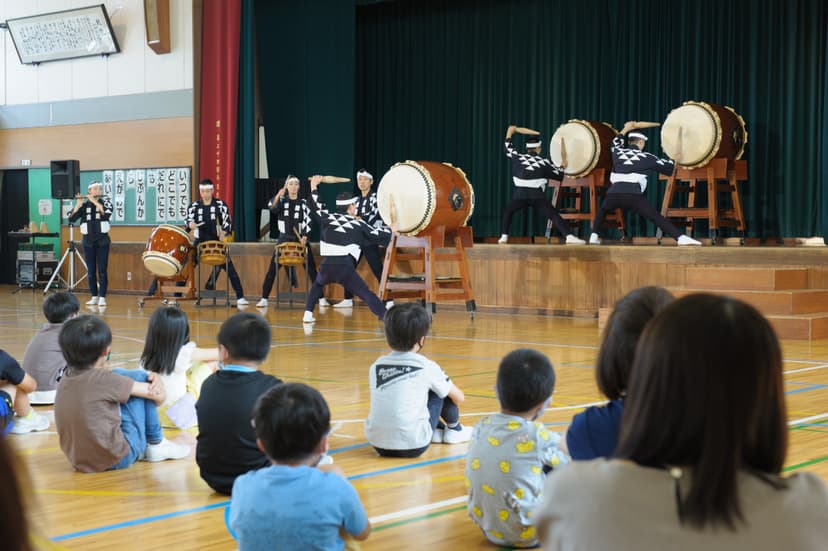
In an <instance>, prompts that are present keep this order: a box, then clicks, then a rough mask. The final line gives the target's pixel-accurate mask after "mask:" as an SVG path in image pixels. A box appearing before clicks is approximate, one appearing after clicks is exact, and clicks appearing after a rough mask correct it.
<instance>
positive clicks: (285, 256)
mask: <svg viewBox="0 0 828 551" xmlns="http://www.w3.org/2000/svg"><path fill="white" fill-rule="evenodd" d="M276 262H278V263H279V266H303V265H304V264H305V246H304V245H302V244H301V243H296V242H293V241H286V242H284V243H279V244H278V245H276Z"/></svg>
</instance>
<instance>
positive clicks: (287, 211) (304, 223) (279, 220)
mask: <svg viewBox="0 0 828 551" xmlns="http://www.w3.org/2000/svg"><path fill="white" fill-rule="evenodd" d="M268 206H269V207H270V219H271V220H274V219H275V220H276V227H277V228H278V230H279V242H280V243H284V242H286V241H299V238H298V237H296V232H299V235H301V236H303V237H304V236H306V235H308V234H310V231H311V213H310V208H309V207H308V203H307V201H306V200H305V199H299V198H297V199H291V198H290V197H288V196H287V195H284V196H282V197H280V198H279V200H278V201H276V204H275V205H273V204H270V205H268ZM294 229H295V231H294Z"/></svg>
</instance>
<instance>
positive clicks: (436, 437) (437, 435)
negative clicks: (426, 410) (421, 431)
mask: <svg viewBox="0 0 828 551" xmlns="http://www.w3.org/2000/svg"><path fill="white" fill-rule="evenodd" d="M445 432H446V431H445V429H434V433H432V435H431V443H432V444H442V443H443V435H444V434H445Z"/></svg>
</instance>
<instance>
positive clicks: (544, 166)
mask: <svg viewBox="0 0 828 551" xmlns="http://www.w3.org/2000/svg"><path fill="white" fill-rule="evenodd" d="M503 147H504V148H505V150H506V157H507V158H508V159H509V161H510V163H511V169H512V183H513V184H514V185H515V189H514V190H513V193H512V198H513V199H524V198H528V197H529V196H536V195H538V192H540V194H542V193H543V192H544V190H546V184H547V182H548V180H558V181H561V180H563V177H564V171H563V169H561V168H558V167H557V166H555V165H554V164H552V161H550V160H549V159H546V158H544V157H541V156H540V155H533V154H532V153H520V152H519V151H518V150H516V149H515V147H514V145H512V140H511V138H507V139H506V142H505V143H504V144H503Z"/></svg>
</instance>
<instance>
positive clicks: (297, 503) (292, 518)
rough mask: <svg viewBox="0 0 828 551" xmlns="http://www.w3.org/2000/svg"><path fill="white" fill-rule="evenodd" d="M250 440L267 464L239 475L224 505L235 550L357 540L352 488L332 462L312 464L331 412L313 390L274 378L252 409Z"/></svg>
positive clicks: (328, 546) (365, 530)
mask: <svg viewBox="0 0 828 551" xmlns="http://www.w3.org/2000/svg"><path fill="white" fill-rule="evenodd" d="M253 424H254V425H255V428H256V436H257V439H256V443H257V444H258V446H259V448H260V449H261V450H262V451H263V452H264V453H265V454H267V457H268V458H269V459H270V461H271V462H272V465H271V466H270V467H265V468H263V469H259V470H256V471H250V472H248V473H247V474H243V475H241V476H239V477H238V478H237V479H236V481H235V483H234V484H233V493H232V496H233V497H232V499H231V501H230V510H229V513H228V524H229V527H230V530H231V532H232V533H233V535H234V536H235V537H236V538H237V539H238V541H239V550H240V551H248V550H253V549H273V548H275V547H274V546H277V547H278V548H279V549H308V550H309V549H318V550H337V551H338V550H342V549H345V542H344V540H343V539H342V538H343V535H349V536H351V537H353V538H354V539H356V540H360V541H361V540H364V539H366V538H367V537H368V535H369V534H370V533H371V524H370V522H368V517H367V515H366V514H365V509H364V508H363V506H362V503H361V502H360V500H359V496H358V495H357V492H356V490H355V489H354V487H353V486H351V484H350V483H349V482H348V481H347V480H346V479H345V476H344V474H343V473H342V470H341V469H340V468H339V467H337V466H335V465H319V462H320V460H322V458H323V457H324V455H325V452H326V451H327V449H328V432H329V431H330V429H331V414H330V411H329V410H328V404H327V403H326V402H325V399H324V398H323V397H322V395H321V394H320V393H319V391H317V390H315V389H313V388H311V387H309V386H307V385H303V384H299V383H285V384H281V385H277V386H274V387H273V388H271V389H270V390H268V391H267V392H265V393H264V394H262V396H261V397H260V398H259V399H258V401H257V402H256V406H255V407H254V409H253Z"/></svg>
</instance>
